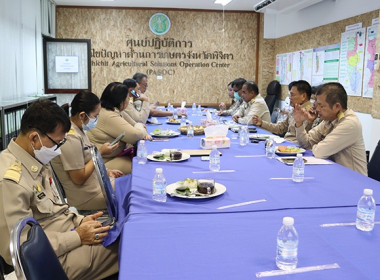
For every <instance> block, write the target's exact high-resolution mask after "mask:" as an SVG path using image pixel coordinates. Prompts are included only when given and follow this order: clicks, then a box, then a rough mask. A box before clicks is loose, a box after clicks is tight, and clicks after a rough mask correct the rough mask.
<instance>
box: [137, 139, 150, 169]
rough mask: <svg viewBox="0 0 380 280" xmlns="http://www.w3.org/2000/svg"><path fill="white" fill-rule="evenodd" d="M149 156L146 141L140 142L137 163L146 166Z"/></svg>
mask: <svg viewBox="0 0 380 280" xmlns="http://www.w3.org/2000/svg"><path fill="white" fill-rule="evenodd" d="M147 156H148V150H147V149H146V146H145V141H144V140H140V143H139V146H138V148H137V163H138V164H145V163H146V161H147V159H146V158H147Z"/></svg>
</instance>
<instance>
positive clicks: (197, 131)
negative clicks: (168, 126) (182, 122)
mask: <svg viewBox="0 0 380 280" xmlns="http://www.w3.org/2000/svg"><path fill="white" fill-rule="evenodd" d="M188 127H189V126H181V127H179V128H178V130H179V131H180V132H181V134H184V135H186V134H187V129H188ZM193 129H194V135H202V134H205V131H204V129H205V128H204V126H201V125H193Z"/></svg>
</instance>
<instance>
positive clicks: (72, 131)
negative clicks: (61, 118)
mask: <svg viewBox="0 0 380 280" xmlns="http://www.w3.org/2000/svg"><path fill="white" fill-rule="evenodd" d="M69 134H72V135H75V130H74V128H70V130H69V131H68V132H67V135H69Z"/></svg>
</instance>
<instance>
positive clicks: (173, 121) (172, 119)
mask: <svg viewBox="0 0 380 280" xmlns="http://www.w3.org/2000/svg"><path fill="white" fill-rule="evenodd" d="M168 122H170V123H180V122H181V121H180V120H179V119H174V118H170V119H169V120H168Z"/></svg>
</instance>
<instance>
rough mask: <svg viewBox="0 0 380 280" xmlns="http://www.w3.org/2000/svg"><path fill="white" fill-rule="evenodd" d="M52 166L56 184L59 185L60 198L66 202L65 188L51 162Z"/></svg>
mask: <svg viewBox="0 0 380 280" xmlns="http://www.w3.org/2000/svg"><path fill="white" fill-rule="evenodd" d="M50 168H51V171H52V174H53V181H54V184H55V186H56V187H57V191H58V195H59V198H60V199H61V201H62V203H65V202H66V194H65V189H64V188H63V186H62V184H61V182H60V181H59V179H58V176H57V174H56V173H55V171H54V168H53V165H52V164H51V163H50Z"/></svg>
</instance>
